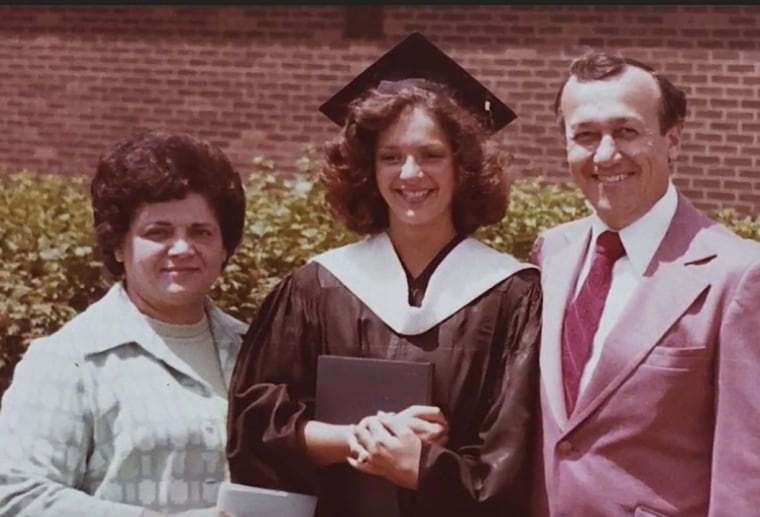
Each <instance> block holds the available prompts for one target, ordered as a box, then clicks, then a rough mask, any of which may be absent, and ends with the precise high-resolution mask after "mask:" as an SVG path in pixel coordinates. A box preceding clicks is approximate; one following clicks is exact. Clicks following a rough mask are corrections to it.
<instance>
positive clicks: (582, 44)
mask: <svg viewBox="0 0 760 517" xmlns="http://www.w3.org/2000/svg"><path fill="white" fill-rule="evenodd" d="M346 12H347V8H346V7H344V6H329V5H324V6H319V5H317V6H272V5H269V6H232V5H231V6H223V7H210V6H109V7H106V6H21V7H12V6H0V92H2V96H3V101H4V102H2V103H0V131H2V135H3V137H2V138H0V167H2V168H3V169H4V170H6V171H14V170H19V169H22V168H27V169H31V170H37V171H44V172H57V173H61V174H81V173H85V174H89V173H91V171H92V169H93V165H94V163H95V161H96V159H97V157H98V155H99V154H100V153H102V152H103V151H104V150H106V149H107V148H108V147H109V146H110V145H111V144H112V143H113V142H114V141H115V140H117V139H119V138H122V137H124V136H125V135H128V134H130V133H132V132H134V131H135V130H137V129H141V128H149V127H169V128H178V129H185V130H191V131H194V132H197V133H199V134H201V135H203V136H205V137H207V138H209V139H210V140H212V141H214V142H215V143H217V144H219V145H220V146H222V147H223V148H224V149H225V151H226V152H227V153H228V154H229V156H230V157H231V158H232V159H233V160H234V161H235V163H236V164H237V165H238V166H239V168H240V170H241V171H243V172H245V171H249V170H251V159H252V158H253V157H254V156H256V155H263V156H265V157H267V158H271V159H273V160H275V162H276V163H277V164H278V166H279V168H281V169H288V168H291V167H292V166H293V163H294V161H295V159H296V158H297V157H298V156H300V154H301V152H302V149H303V146H304V145H305V144H309V143H314V144H317V145H319V144H320V143H321V142H323V141H324V140H325V139H326V138H329V137H330V136H331V135H333V134H334V133H335V130H336V128H335V127H334V126H332V125H331V124H330V123H329V122H328V121H327V120H326V119H325V118H324V117H323V116H322V115H321V114H320V113H319V112H318V111H317V107H318V106H319V104H320V103H321V102H322V101H323V100H324V99H325V98H327V97H328V96H329V95H330V94H332V93H333V92H334V91H335V90H336V89H337V88H338V87H340V86H341V85H343V84H344V82H345V81H346V80H348V79H349V78H350V77H352V76H353V75H354V74H356V73H357V72H359V71H361V70H362V69H363V68H364V67H365V66H366V65H368V64H369V63H370V62H372V61H373V60H374V58H376V57H377V56H379V55H380V54H381V53H383V52H384V51H385V50H386V49H387V48H389V47H390V45H392V44H393V43H395V42H396V41H398V40H399V39H401V38H402V37H403V36H404V35H405V34H406V33H407V32H409V31H411V30H420V31H422V32H423V33H424V34H426V35H427V36H428V37H429V38H431V39H432V40H433V41H434V42H436V43H437V44H438V45H440V46H441V47H442V48H443V49H444V50H446V51H448V52H450V53H451V55H452V56H453V57H455V58H456V59H457V60H459V61H460V62H461V63H462V64H463V65H464V66H465V67H466V68H468V69H469V70H470V71H471V72H472V73H473V74H475V75H476V76H478V77H479V78H482V80H483V82H484V83H486V85H488V86H489V87H490V88H491V89H492V90H493V91H494V92H495V93H497V94H498V95H499V96H501V97H502V98H504V99H506V100H507V101H508V102H509V103H510V104H511V105H512V106H513V107H514V108H515V111H516V112H517V113H518V115H519V119H518V120H517V121H516V122H515V123H513V124H512V125H510V126H509V127H508V128H507V129H506V130H504V131H502V132H501V133H500V134H499V135H498V137H497V138H498V139H499V142H500V143H501V144H502V145H503V146H504V148H505V149H508V150H510V151H511V152H512V153H513V154H514V157H515V161H514V163H515V171H516V173H517V174H518V175H523V176H535V175H542V176H544V177H547V178H549V179H552V180H565V179H567V172H566V164H565V163H564V154H563V150H562V144H561V142H560V140H559V136H558V133H557V130H556V127H555V123H554V118H553V115H552V113H551V109H550V105H551V102H552V100H553V96H554V92H555V90H556V88H557V86H558V84H559V82H560V80H561V77H562V74H563V73H564V70H565V69H566V67H567V65H568V63H569V61H570V60H571V59H572V58H573V57H575V56H576V55H578V54H579V53H581V52H582V51H583V50H585V49H586V48H589V47H600V48H604V49H607V50H612V51H619V52H622V53H624V54H626V55H630V56H633V57H637V58H639V59H641V60H643V61H647V62H650V63H652V64H653V65H655V66H657V67H658V68H661V69H664V71H665V72H667V73H668V74H670V76H671V77H672V78H673V79H674V80H675V82H676V83H677V84H680V85H681V86H682V87H683V88H684V89H685V90H686V91H687V93H688V94H689V99H690V109H689V118H688V122H687V126H686V132H685V140H684V145H683V151H684V152H683V154H682V156H681V158H679V160H678V163H677V166H676V174H675V181H676V183H677V185H678V186H679V187H681V188H682V190H683V191H684V192H686V193H687V195H688V196H689V197H690V198H691V199H692V200H694V201H695V202H696V203H697V204H698V205H699V206H701V207H703V208H706V209H714V208H719V207H734V208H737V209H739V210H740V211H741V212H744V213H748V214H752V215H757V214H758V212H760V116H759V115H758V112H759V111H760V7H755V6H750V5H743V6H742V5H737V6H675V5H672V6H654V5H651V6H631V5H629V6H601V5H596V6H549V5H547V6H530V5H524V6H522V5H512V6H510V5H504V6H403V5H396V6H386V7H383V8H380V9H377V11H376V12H371V13H370V15H369V17H368V18H369V19H367V18H366V17H365V19H364V21H361V20H362V19H361V18H360V17H359V16H360V15H361V14H362V12H361V9H360V10H359V11H351V12H352V16H353V17H354V18H352V19H351V20H350V21H348V22H347V21H346ZM364 14H365V15H366V14H367V13H366V12H365V13H364ZM357 24H367V25H366V31H362V30H361V29H363V28H364V27H363V26H362V25H357ZM373 24H374V25H375V26H374V27H372V25H373ZM347 28H348V29H357V28H358V29H360V30H359V31H358V32H360V33H363V34H366V35H371V36H369V37H362V38H355V37H349V36H347ZM349 32H357V31H356V30H354V31H349Z"/></svg>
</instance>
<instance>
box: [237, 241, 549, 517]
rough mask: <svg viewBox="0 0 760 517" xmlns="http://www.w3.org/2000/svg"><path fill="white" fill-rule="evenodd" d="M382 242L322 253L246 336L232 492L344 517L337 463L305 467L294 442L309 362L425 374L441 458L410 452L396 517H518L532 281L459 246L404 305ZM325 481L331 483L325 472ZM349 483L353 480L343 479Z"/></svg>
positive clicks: (533, 331) (535, 333) (523, 481)
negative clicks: (324, 358) (304, 497)
mask: <svg viewBox="0 0 760 517" xmlns="http://www.w3.org/2000/svg"><path fill="white" fill-rule="evenodd" d="M408 295H409V291H408V285H407V278H406V275H405V272H404V269H403V266H402V264H401V262H400V260H399V259H398V256H397V255H396V253H395V251H394V249H393V246H392V244H391V242H390V239H389V237H388V236H387V234H385V233H382V234H379V235H376V236H373V237H370V238H367V239H365V240H364V241H361V242H359V243H354V244H349V245H348V246H344V247H341V248H337V249H335V250H331V251H328V252H327V253H325V254H322V255H319V256H317V257H315V258H314V259H312V260H311V261H310V262H309V263H308V264H306V265H305V266H303V267H301V268H299V269H297V270H295V271H294V272H292V273H291V274H290V275H288V276H287V277H286V278H285V279H284V280H283V281H282V282H281V283H280V284H279V285H278V286H277V287H276V288H275V289H274V290H273V291H272V292H271V293H270V294H269V295H268V296H267V298H266V299H265V301H264V302H263V304H262V306H261V308H260V310H259V312H258V314H257V316H256V318H255V320H254V321H253V323H252V324H251V326H250V329H249V331H248V333H247V335H246V337H245V340H244V343H243V347H242V349H241V352H240V355H239V356H238V362H237V365H236V367H235V371H234V373H233V378H232V381H231V386H230V395H229V401H230V406H229V414H228V443H227V458H228V462H229V467H230V474H231V480H232V481H233V482H235V483H243V484H248V485H254V486H263V487H269V488H278V489H283V490H289V491H294V492H304V493H312V494H316V495H317V496H318V497H319V503H318V508H317V515H318V516H320V517H322V516H329V517H355V516H351V515H349V514H347V513H345V512H346V511H347V510H346V507H345V502H346V501H347V500H348V499H349V498H350V497H349V496H350V494H347V493H345V492H344V490H343V489H344V488H346V487H342V486H339V485H340V482H339V481H336V480H339V479H341V478H340V473H341V471H342V472H343V473H345V472H347V471H353V469H352V468H351V467H350V466H348V465H347V464H340V465H334V466H328V467H319V466H315V465H313V464H312V463H311V462H310V461H309V459H308V458H307V457H306V455H305V453H304V452H303V450H302V448H301V447H300V445H299V442H298V438H297V431H296V430H297V428H298V424H299V422H300V421H302V420H308V419H312V418H313V416H314V399H315V385H316V363H317V356H318V355H320V354H335V355H345V356H361V357H376V358H385V359H397V360H411V361H429V362H432V363H433V364H434V380H433V404H434V405H437V406H439V407H440V408H441V409H442V411H443V413H444V415H445V416H446V418H447V420H448V422H449V441H448V443H447V445H446V447H441V446H439V445H436V444H429V443H425V442H423V447H422V454H421V458H420V474H419V484H418V489H417V490H416V491H412V490H406V489H401V488H397V489H396V491H397V492H398V494H397V495H398V504H399V515H403V516H404V517H412V516H414V517H422V516H426V517H427V516H430V517H441V516H449V515H450V516H452V517H453V516H465V515H467V516H484V517H486V516H491V515H499V516H502V517H504V516H509V515H514V516H522V515H526V514H527V510H526V508H527V505H528V500H529V492H530V490H529V488H530V487H529V481H530V477H531V474H530V471H531V462H532V461H531V460H532V458H531V455H530V454H531V450H533V446H532V443H533V440H534V439H536V431H535V429H536V425H537V422H538V420H537V418H536V412H537V409H538V404H537V402H536V401H537V396H538V390H537V389H538V343H539V339H540V314H541V301H542V300H541V289H540V280H539V273H538V270H536V269H535V268H532V267H531V266H529V265H527V264H522V263H519V262H517V261H516V260H515V259H514V258H513V257H511V256H510V255H506V254H502V253H499V252H496V251H495V250H493V249H491V248H489V247H487V246H485V245H483V244H481V243H479V242H478V241H476V240H474V239H472V238H467V239H465V240H463V241H461V242H460V243H459V244H457V245H456V246H455V247H454V248H453V250H451V251H450V252H449V253H448V254H447V255H446V256H445V258H443V260H442V261H441V262H440V264H439V265H438V266H437V267H436V268H435V271H434V272H433V274H432V276H431V277H430V281H429V284H428V286H427V289H426V292H425V295H424V298H423V301H422V304H421V306H420V307H413V306H410V305H409V303H408ZM336 471H337V472H336ZM354 472H355V471H354Z"/></svg>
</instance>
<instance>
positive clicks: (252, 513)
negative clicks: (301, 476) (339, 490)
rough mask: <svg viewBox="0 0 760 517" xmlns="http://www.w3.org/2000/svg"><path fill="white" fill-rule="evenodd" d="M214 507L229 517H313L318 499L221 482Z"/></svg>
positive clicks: (293, 493)
mask: <svg viewBox="0 0 760 517" xmlns="http://www.w3.org/2000/svg"><path fill="white" fill-rule="evenodd" d="M216 507H217V509H218V510H220V511H223V512H225V513H227V514H228V515H230V516H231V517H314V512H315V510H316V508H317V498H316V497H314V496H311V495H306V494H297V493H295V492H285V491H283V490H270V489H268V488H259V487H255V486H248V485H241V484H238V483H231V482H229V481H223V482H222V484H221V486H220V487H219V496H218V499H217V503H216Z"/></svg>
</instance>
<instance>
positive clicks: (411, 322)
mask: <svg viewBox="0 0 760 517" xmlns="http://www.w3.org/2000/svg"><path fill="white" fill-rule="evenodd" d="M311 261H314V262H317V263H319V264H320V265H321V266H322V267H324V268H325V269H327V270H328V271H329V272H330V273H332V274H333V275H334V276H335V277H336V278H337V279H338V280H339V281H340V282H341V283H342V284H343V285H344V286H345V287H346V288H347V289H348V290H349V291H351V292H352V293H353V294H354V295H355V296H356V297H357V298H359V299H360V300H361V301H362V302H363V303H364V304H365V305H366V306H367V307H369V308H370V310H372V312H374V313H375V314H376V315H377V316H378V317H379V318H380V319H381V320H383V321H384V322H385V324H386V325H388V326H389V327H390V328H391V329H393V330H394V331H395V332H397V333H399V334H402V335H417V334H422V333H424V332H426V331H428V330H430V329H431V328H433V327H435V326H436V325H438V324H439V323H441V322H443V321H444V320H446V319H447V318H448V317H449V316H451V315H452V314H454V313H455V312H457V311H458V310H459V309H461V308H463V307H464V306H465V305H467V304H468V303H470V302H471V301H473V300H474V299H475V298H477V297H478V296H480V295H481V294H483V293H485V292H486V291H488V290H489V289H490V288H492V287H493V286H495V285H496V284H498V283H499V282H501V281H503V280H505V279H507V278H509V277H510V276H511V275H513V274H514V273H516V272H518V271H521V270H523V269H528V268H533V267H534V266H532V265H531V264H524V263H521V262H519V261H518V260H516V259H515V258H514V257H512V256H511V255H508V254H505V253H501V252H498V251H496V250H494V249H492V248H490V247H488V246H486V245H485V244H482V243H481V242H479V241H477V240H475V239H473V238H467V239H464V240H463V241H462V242H460V243H459V244H458V245H457V246H456V247H455V248H454V249H453V250H451V252H449V254H448V255H446V257H445V258H444V259H443V261H442V262H441V263H440V264H439V265H438V267H437V268H436V270H435V271H434V272H433V275H432V276H431V277H430V282H429V283H428V287H427V290H426V291H425V297H424V298H423V300H422V305H421V306H420V307H412V306H410V305H409V301H408V292H409V289H408V285H407V280H406V275H405V273H404V268H403V267H402V265H401V261H400V260H399V258H398V255H396V252H395V250H394V249H393V245H392V244H391V241H390V238H389V237H388V234H387V233H380V234H377V235H374V236H370V237H367V238H365V239H363V240H361V241H359V242H356V243H353V244H348V245H346V246H342V247H340V248H335V249H332V250H330V251H327V252H325V253H322V254H320V255H317V256H315V257H314V258H312V259H311Z"/></svg>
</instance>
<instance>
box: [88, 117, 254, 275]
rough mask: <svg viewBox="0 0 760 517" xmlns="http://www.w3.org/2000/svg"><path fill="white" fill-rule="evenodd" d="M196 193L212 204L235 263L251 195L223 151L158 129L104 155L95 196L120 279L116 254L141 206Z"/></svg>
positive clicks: (105, 247) (105, 250)
mask: <svg viewBox="0 0 760 517" xmlns="http://www.w3.org/2000/svg"><path fill="white" fill-rule="evenodd" d="M191 192H193V193H197V194H200V195H202V196H203V197H204V198H205V199H206V201H208V203H209V204H210V205H211V208H212V209H213V211H214V214H215V215H216V217H217V222H218V223H219V227H220V228H221V231H222V242H223V244H224V248H225V249H226V250H227V260H229V258H230V257H231V256H232V253H233V252H234V251H235V249H236V248H237V246H238V244H240V240H241V238H242V235H243V222H244V219H245V194H244V191H243V186H242V181H241V179H240V175H239V174H238V172H237V171H236V170H235V168H234V167H233V166H232V164H231V163H230V161H229V159H228V158H227V157H226V156H225V155H224V153H223V152H222V151H221V150H219V149H218V148H216V147H215V146H213V145H211V144H210V143H208V142H205V141H203V140H201V139H199V138H197V137H195V136H192V135H190V134H187V133H176V132H168V131H161V130H153V131H146V132H143V133H139V134H137V135H135V136H133V137H131V138H128V139H126V140H124V141H122V142H119V143H117V144H116V145H115V146H114V148H113V149H112V150H111V151H110V152H109V153H108V154H106V155H105V156H102V157H101V158H100V160H99V161H98V165H97V169H96V172H95V176H94V177H93V179H92V182H91V184H90V195H91V201H92V211H93V217H94V227H95V238H96V240H97V243H98V247H99V248H100V253H101V256H102V259H103V262H104V264H105V266H106V268H107V269H108V270H109V271H110V272H111V273H113V274H114V275H117V276H120V275H122V274H123V273H124V265H123V264H121V263H120V262H118V261H117V260H116V258H115V257H114V250H115V249H116V248H118V247H119V246H120V245H121V244H122V242H123V240H124V236H125V235H126V234H127V232H129V228H130V225H131V224H132V219H133V218H134V216H135V213H136V212H137V210H138V208H139V207H140V206H141V205H143V204H145V203H160V202H163V201H170V200H175V199H183V198H185V196H187V195H188V194H189V193H191ZM225 263H226V262H225Z"/></svg>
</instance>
